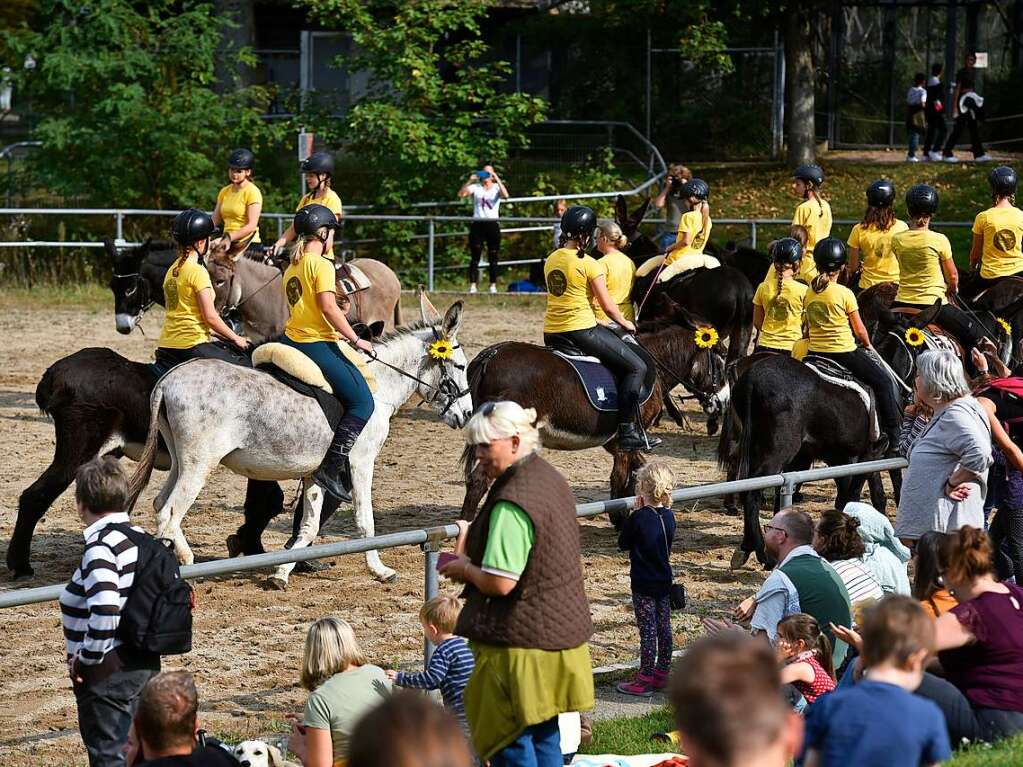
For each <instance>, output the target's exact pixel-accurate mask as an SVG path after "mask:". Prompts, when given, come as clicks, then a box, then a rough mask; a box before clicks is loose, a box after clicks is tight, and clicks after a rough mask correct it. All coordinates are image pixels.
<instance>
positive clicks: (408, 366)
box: [131, 294, 472, 588]
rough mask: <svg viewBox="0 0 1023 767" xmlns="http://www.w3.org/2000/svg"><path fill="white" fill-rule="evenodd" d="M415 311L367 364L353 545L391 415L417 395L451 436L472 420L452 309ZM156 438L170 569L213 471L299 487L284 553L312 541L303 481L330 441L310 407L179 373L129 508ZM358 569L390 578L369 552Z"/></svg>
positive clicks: (318, 502) (312, 520)
mask: <svg viewBox="0 0 1023 767" xmlns="http://www.w3.org/2000/svg"><path fill="white" fill-rule="evenodd" d="M420 308H421V312H422V314H423V316H424V320H423V322H421V323H416V324H414V325H411V326H408V327H403V328H399V329H398V330H397V331H395V332H393V333H390V334H386V335H384V336H383V337H382V338H381V339H380V341H379V343H378V344H377V347H376V354H375V356H374V357H373V358H371V359H372V361H371V363H370V364H372V365H373V373H374V375H375V377H376V380H377V391H376V393H375V394H374V399H375V401H376V410H374V412H373V416H372V417H371V418H370V420H369V423H367V424H366V428H365V430H364V431H363V432H362V434H361V435H360V436H359V439H358V441H356V443H355V447H354V449H353V451H352V454H351V462H352V479H353V484H354V488H353V491H352V497H353V501H354V506H355V524H356V528H357V529H358V531H359V534H360V535H362V536H372V535H373V534H374V527H375V526H374V521H373V507H372V499H371V489H372V485H373V467H374V463H375V461H376V457H377V455H378V454H379V453H380V449H381V448H382V447H383V444H384V440H386V438H387V433H388V431H389V429H390V420H391V416H393V415H394V413H395V412H396V411H397V410H398V408H400V407H401V406H402V405H403V404H405V403H406V402H407V401H408V400H409V398H410V397H411V396H412V395H413V394H415V393H418V394H420V395H421V396H422V397H423V399H424V400H426V401H427V402H428V403H430V404H431V405H432V406H433V407H434V409H435V410H436V411H437V412H438V413H439V414H440V416H441V418H442V419H443V420H444V422H445V423H447V424H448V425H449V426H451V427H452V428H461V427H462V426H463V425H464V424H465V423H466V421H468V419H469V417H470V416H471V414H472V400H471V399H470V397H469V391H468V384H467V382H466V374H465V367H466V359H465V354H464V352H463V351H462V350H461V348H460V347H459V345H458V340H457V339H458V332H459V329H460V328H461V326H462V303H461V302H460V301H459V302H456V303H454V304H452V306H451V307H450V308H449V309H448V310H447V313H446V314H445V315H444V317H443V318H441V316H440V315H439V314H438V313H437V311H436V309H434V308H433V306H432V305H431V304H430V302H429V299H428V298H426V296H425V294H424V295H422V296H421V299H420ZM442 339H446V340H447V341H449V342H450V344H451V346H452V348H451V351H450V356H445V357H444V358H440V359H438V358H435V356H434V354H432V353H431V347H432V346H433V344H434V343H435V342H436V341H438V340H442ZM160 434H162V435H163V437H164V440H165V441H166V443H167V446H168V450H169V453H170V457H171V469H170V473H169V475H168V479H167V482H166V483H165V484H164V486H163V489H162V490H161V491H160V493H159V495H158V496H157V498H156V501H155V502H154V507H155V509H156V512H157V514H156V518H157V530H156V533H157V536H158V537H163V538H171V539H173V541H174V548H175V551H176V553H177V556H178V559H179V560H180V561H182V562H185V563H191V562H192V560H193V556H192V551H191V549H190V548H189V546H188V542H187V541H186V540H185V536H184V534H183V533H182V531H181V522H182V520H183V518H184V516H185V513H186V512H187V511H188V509H189V508H190V507H191V505H192V504H193V503H194V502H195V499H196V496H198V494H199V491H200V490H201V489H202V486H203V484H204V483H205V482H206V477H207V476H208V475H209V473H210V472H211V471H212V470H213V468H214V467H216V465H217V464H218V463H222V464H224V465H225V466H226V467H227V468H229V469H231V470H232V471H234V472H235V473H237V474H241V475H242V476H246V477H250V478H257V479H263V480H282V479H299V478H301V479H303V480H304V482H303V492H302V497H303V513H302V521H301V526H300V528H299V531H298V535H297V537H296V539H295V540H293V541H291V542H289V543H290V544H291V545H289V546H288V548H292V547H295V548H302V547H304V546H307V545H309V543H310V542H311V541H312V540H313V538H314V537H315V536H316V534H317V532H318V531H319V527H320V513H321V507H322V503H323V492H322V491H321V490H320V488H319V487H318V486H317V485H315V484H313V483H312V481H311V475H312V473H313V472H314V471H315V470H316V468H317V467H318V466H319V465H320V462H321V460H322V459H323V454H324V453H325V452H326V450H327V446H328V445H329V444H330V440H331V437H332V436H333V431H332V429H331V428H330V425H329V424H328V422H327V418H326V416H324V414H323V411H322V410H321V408H320V406H319V404H318V403H317V402H316V401H315V400H314V399H312V398H310V397H305V396H303V395H301V394H299V393H298V392H296V391H294V390H292V389H291V388H289V387H288V386H285V385H284V384H282V383H280V382H279V381H277V379H275V378H274V377H273V376H270V375H267V374H266V373H264V372H262V371H259V370H252V369H248V368H242V367H239V366H235V365H230V364H227V363H224V362H221V361H220V360H206V359H202V360H191V361H189V362H186V363H184V364H183V365H179V366H178V367H176V368H174V369H173V370H172V371H171V372H169V373H168V374H167V375H165V376H164V377H163V378H161V379H160V381H159V382H158V383H157V384H156V386H155V387H154V389H153V395H152V399H151V403H150V422H149V435H148V437H147V439H146V444H145V448H144V449H143V452H142V456H141V458H140V459H139V466H138V468H137V469H136V471H135V474H134V475H133V476H132V479H131V504H132V505H133V504H134V503H135V502H136V501H137V500H138V496H139V493H140V492H141V491H142V489H143V488H144V487H145V485H146V483H147V482H148V480H149V476H150V473H151V471H152V467H153V462H154V461H155V458H156V453H157V437H158V435H160ZM366 564H367V566H368V568H369V570H370V572H371V573H372V574H373V575H374V577H376V578H377V579H378V580H380V581H384V582H388V581H393V580H394V579H395V578H396V577H397V574H396V573H395V572H394V570H392V569H391V568H388V567H385V566H384V565H383V563H382V562H381V561H380V555H379V554H378V553H377V552H376V551H370V552H367V553H366ZM293 568H294V565H291V564H289V565H282V566H281V567H279V568H277V570H276V571H275V573H274V575H273V576H272V577H271V580H270V583H271V585H273V586H276V587H278V588H286V587H287V582H288V576H289V575H290V573H291V571H292V569H293Z"/></svg>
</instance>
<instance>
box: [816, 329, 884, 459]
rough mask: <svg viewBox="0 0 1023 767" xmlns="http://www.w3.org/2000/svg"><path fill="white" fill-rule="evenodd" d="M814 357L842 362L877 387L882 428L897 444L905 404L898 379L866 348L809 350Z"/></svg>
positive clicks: (875, 394) (875, 391)
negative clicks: (900, 394)
mask: <svg viewBox="0 0 1023 767" xmlns="http://www.w3.org/2000/svg"><path fill="white" fill-rule="evenodd" d="M810 353H811V354H812V355H814V356H815V357H824V358H826V359H829V360H834V361H835V362H837V363H838V364H840V365H843V366H844V367H845V368H847V369H848V370H849V372H850V373H852V374H853V375H854V376H856V377H857V378H859V379H860V380H861V381H863V383H865V384H867V385H868V386H869V387H870V388H871V389H873V390H874V397H875V398H876V399H877V414H878V419H879V420H880V421H881V428H882V429H883V430H884V433H885V434H887V435H888V439H889V441H890V440H891V439H892V438H893V436H894V437H895V442H893V443H892V445H891V446H892V447H893V448H894V447H896V446H898V433H899V427H900V425H901V424H902V407H901V406H900V405H899V392H898V390H897V389H896V388H895V381H893V380H892V376H891V374H890V373H889V372H888V371H887V370H885V369H884V368H883V367H882V366H881V363H880V362H878V361H877V360H876V359H874V357H873V356H872V355H871V354H870V352H868V351H867V350H866V349H856V350H855V351H851V352H810Z"/></svg>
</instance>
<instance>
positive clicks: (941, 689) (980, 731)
mask: <svg viewBox="0 0 1023 767" xmlns="http://www.w3.org/2000/svg"><path fill="white" fill-rule="evenodd" d="M913 694H914V695H919V696H920V697H921V698H927V699H928V700H930V701H933V702H934V703H936V704H937V705H938V708H940V709H941V713H942V714H943V715H944V716H945V726H946V727H947V728H948V739H949V741H950V742H951V743H954V744H959V743H962V742H963V740H986V741H988V742H989V743H990V742H993V741H995V740H1001V739H1002V738H1007V737H1011V736H1012V735H1015V734H1017V733H1019V732H1023V712H1019V711H1005V710H1001V709H994V708H982V707H980V706H974V705H973V704H972V703H970V701H969V699H967V697H966V696H965V695H963V693H962V692H961V691H960V690H959V688H957V687H955V686H954V685H953V684H952V683H951V682H949V681H948V680H945V679H942V678H940V677H937V676H935V675H934V674H929V673H928V674H924V679H923V681H922V682H921V683H920V686H919V687H917V688H916V689H915V690H914V691H913Z"/></svg>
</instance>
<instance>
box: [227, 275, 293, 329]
mask: <svg viewBox="0 0 1023 767" xmlns="http://www.w3.org/2000/svg"><path fill="white" fill-rule="evenodd" d="M280 276H281V275H280V274H275V275H274V276H273V277H271V278H270V279H269V280H267V281H266V282H264V283H263V284H262V285H260V286H259V287H258V288H256V289H255V290H254V291H252V292H251V293H249V294H248V295H247V296H245V297H244V298H242V299H241V300H240V301H238V303H236V304H231V305H230V306H227V305H225V306H224V308H223V309H221V310H220V316H221V317H226V316H227V315H229V314H230V313H231V312H233V311H236V310H237V309H238V308H240V307H241V305H242V304H244V303H245V302H246V301H248V300H249V299H250V298H252V297H253V296H254V295H256V294H257V293H259V291H261V290H262V289H263V288H265V287H267V286H268V285H270V284H271V283H272V282H273V281H274V280H276V279H277V278H278V277H280ZM234 278H235V274H234V270H232V271H231V282H230V284H229V285H228V286H227V294H228V295H231V289H232V288H234Z"/></svg>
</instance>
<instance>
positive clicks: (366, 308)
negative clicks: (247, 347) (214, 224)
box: [208, 254, 401, 342]
mask: <svg viewBox="0 0 1023 767" xmlns="http://www.w3.org/2000/svg"><path fill="white" fill-rule="evenodd" d="M350 264H351V265H352V266H354V267H357V268H358V269H360V270H361V271H362V272H363V273H364V274H365V275H366V277H367V278H368V279H369V281H370V286H369V287H368V288H366V289H364V290H359V291H356V292H355V293H352V294H350V295H349V294H348V293H347V292H346V290H345V286H344V281H345V280H348V279H349V276H348V275H349V272H347V271H346V270H347V268H348V265H347V264H346V265H343V266H340V267H338V283H337V287H338V305H339V306H340V307H341V311H343V312H344V313H345V314H346V315H347V317H348V319H349V321H350V322H351V323H352V324H353V325H354V324H363V325H366V326H367V327H374V326H379V327H380V328H382V330H383V332H385V333H389V332H391V331H393V330H394V329H395V328H396V327H398V326H399V325H401V282H399V280H398V276H397V275H396V274H395V273H394V272H393V271H391V269H390V267H388V266H387V265H386V264H383V263H381V262H380V261H376V260H374V259H372V258H357V259H355V260H354V261H351V262H350ZM208 266H209V270H210V279H211V281H212V282H213V292H214V300H213V305H214V306H215V307H216V308H217V311H218V312H220V314H221V315H222V316H224V317H231V316H233V315H235V314H237V315H238V316H239V317H240V319H241V321H242V328H243V331H244V333H245V335H246V336H247V337H248V338H250V339H252V340H253V341H256V342H258V341H261V340H264V339H268V338H275V337H277V336H279V335H280V334H281V333H282V332H283V331H284V323H286V322H287V321H288V302H287V299H286V298H285V295H284V290H283V289H282V287H281V272H280V270H279V269H278V268H277V267H276V266H272V265H268V264H266V263H264V262H263V261H262V260H261V259H260V260H255V259H254V258H253V257H251V256H248V255H247V254H245V255H243V254H239V255H238V256H233V257H232V256H228V255H226V254H221V255H217V256H214V257H213V258H212V259H211V260H210V262H209V265H208Z"/></svg>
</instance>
